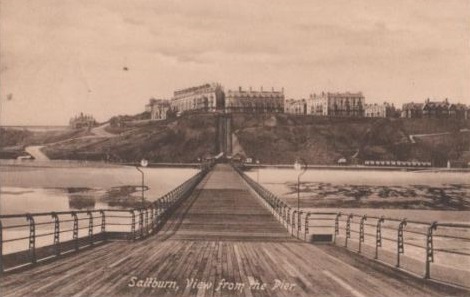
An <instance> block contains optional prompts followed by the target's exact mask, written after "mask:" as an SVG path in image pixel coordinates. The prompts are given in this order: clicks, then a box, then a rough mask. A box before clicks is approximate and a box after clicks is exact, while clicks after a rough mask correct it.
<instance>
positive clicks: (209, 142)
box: [44, 114, 216, 162]
mask: <svg viewBox="0 0 470 297" xmlns="http://www.w3.org/2000/svg"><path fill="white" fill-rule="evenodd" d="M215 127H216V116H215V115H214V114H200V115H187V116H185V117H182V118H178V119H177V120H171V121H162V122H151V123H147V124H144V125H139V126H136V127H128V128H121V129H119V131H120V134H119V135H118V136H117V137H113V138H87V139H77V140H74V141H70V142H66V143H61V144H58V145H53V146H48V147H46V148H45V149H44V152H45V153H46V154H47V155H48V156H49V157H51V158H53V159H88V160H104V159H108V160H110V161H119V162H135V161H139V160H140V159H142V158H147V159H149V160H150V161H152V162H194V161H196V160H197V158H198V157H201V156H203V155H206V154H215V153H216V152H215V145H214V144H215V137H216V136H215V135H216V133H215V131H216V128H215ZM109 130H110V131H112V130H113V129H109Z"/></svg>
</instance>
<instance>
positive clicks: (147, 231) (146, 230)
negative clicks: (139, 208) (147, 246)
mask: <svg viewBox="0 0 470 297" xmlns="http://www.w3.org/2000/svg"><path fill="white" fill-rule="evenodd" d="M148 234H149V212H148V208H145V237H147V235H148Z"/></svg>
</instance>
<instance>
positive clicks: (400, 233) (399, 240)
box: [396, 219, 406, 267]
mask: <svg viewBox="0 0 470 297" xmlns="http://www.w3.org/2000/svg"><path fill="white" fill-rule="evenodd" d="M405 226H406V219H403V220H401V222H400V224H399V225H398V232H397V265H396V267H400V254H403V253H405V244H404V239H403V228H404V227H405Z"/></svg>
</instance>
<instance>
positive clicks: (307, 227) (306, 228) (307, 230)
mask: <svg viewBox="0 0 470 297" xmlns="http://www.w3.org/2000/svg"><path fill="white" fill-rule="evenodd" d="M311 215H312V214H311V213H310V212H307V214H306V215H305V228H304V233H305V239H304V240H305V241H307V236H308V235H309V231H310V230H309V224H310V216H311Z"/></svg>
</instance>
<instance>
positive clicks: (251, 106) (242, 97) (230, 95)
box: [225, 87, 284, 113]
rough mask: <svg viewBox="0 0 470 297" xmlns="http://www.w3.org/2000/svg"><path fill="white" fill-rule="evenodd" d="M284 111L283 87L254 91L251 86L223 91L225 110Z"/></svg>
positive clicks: (252, 111)
mask: <svg viewBox="0 0 470 297" xmlns="http://www.w3.org/2000/svg"><path fill="white" fill-rule="evenodd" d="M283 111H284V89H282V90H281V91H275V90H274V88H272V89H271V91H265V90H263V87H261V90H259V91H254V90H252V88H249V89H248V90H243V89H242V88H241V87H239V88H238V90H236V91H232V90H228V91H227V92H226V93H225V112H251V113H271V112H274V113H280V112H283Z"/></svg>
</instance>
